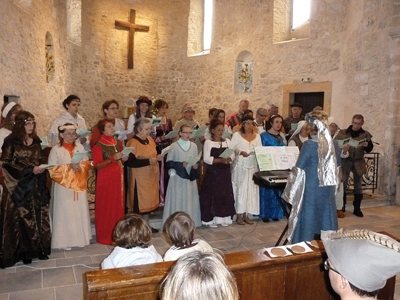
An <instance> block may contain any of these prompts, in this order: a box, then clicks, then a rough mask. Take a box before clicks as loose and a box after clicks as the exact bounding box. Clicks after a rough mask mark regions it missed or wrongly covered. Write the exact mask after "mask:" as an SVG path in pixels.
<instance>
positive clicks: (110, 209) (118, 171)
mask: <svg viewBox="0 0 400 300" xmlns="http://www.w3.org/2000/svg"><path fill="white" fill-rule="evenodd" d="M121 151H122V142H121V141H119V140H115V139H114V138H112V137H110V136H107V135H104V134H103V135H102V136H101V138H100V140H99V141H98V142H97V144H96V145H95V146H94V147H93V163H94V165H95V166H97V164H98V163H101V162H103V161H105V160H108V159H109V158H110V157H111V156H113V155H114V154H115V153H117V152H121ZM124 214H125V189H124V168H123V165H122V163H121V161H116V162H113V163H111V164H110V165H108V166H106V167H105V168H103V169H100V170H98V171H97V180H96V210H95V226H96V240H97V242H98V243H100V244H105V245H109V244H111V243H112V232H113V229H114V227H115V225H116V224H117V222H118V221H119V220H120V219H121V218H122V217H123V216H124Z"/></svg>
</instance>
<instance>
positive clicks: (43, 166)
mask: <svg viewBox="0 0 400 300" xmlns="http://www.w3.org/2000/svg"><path fill="white" fill-rule="evenodd" d="M57 166H58V165H46V164H42V165H40V166H39V168H42V169H51V168H54V167H57Z"/></svg>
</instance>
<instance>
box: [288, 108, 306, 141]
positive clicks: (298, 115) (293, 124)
mask: <svg viewBox="0 0 400 300" xmlns="http://www.w3.org/2000/svg"><path fill="white" fill-rule="evenodd" d="M290 107H291V110H292V114H291V115H290V117H287V118H286V119H285V120H284V121H283V126H284V127H285V132H287V133H288V134H289V136H288V138H289V137H290V136H291V135H292V134H293V132H294V131H295V130H296V129H297V123H299V122H300V121H301V120H304V115H302V111H303V106H302V105H301V104H300V103H293V104H291V105H290Z"/></svg>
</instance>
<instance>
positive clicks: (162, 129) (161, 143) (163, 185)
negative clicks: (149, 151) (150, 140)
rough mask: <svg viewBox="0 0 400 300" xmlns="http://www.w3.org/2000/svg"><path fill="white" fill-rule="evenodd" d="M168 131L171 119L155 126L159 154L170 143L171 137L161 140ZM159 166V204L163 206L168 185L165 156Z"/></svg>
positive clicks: (170, 129)
mask: <svg viewBox="0 0 400 300" xmlns="http://www.w3.org/2000/svg"><path fill="white" fill-rule="evenodd" d="M170 131H172V121H171V119H167V122H166V124H160V126H157V127H156V138H155V140H154V141H155V142H156V147H157V154H161V151H162V150H163V149H164V148H166V147H168V146H169V145H171V143H172V140H171V139H164V140H162V139H161V137H162V136H165V135H167V134H168V133H169V132H170ZM158 165H159V167H160V182H159V185H160V205H161V206H163V205H164V203H165V193H166V191H167V186H168V180H169V176H168V172H167V168H166V157H165V156H164V157H163V159H162V160H161V161H160V162H159V163H158Z"/></svg>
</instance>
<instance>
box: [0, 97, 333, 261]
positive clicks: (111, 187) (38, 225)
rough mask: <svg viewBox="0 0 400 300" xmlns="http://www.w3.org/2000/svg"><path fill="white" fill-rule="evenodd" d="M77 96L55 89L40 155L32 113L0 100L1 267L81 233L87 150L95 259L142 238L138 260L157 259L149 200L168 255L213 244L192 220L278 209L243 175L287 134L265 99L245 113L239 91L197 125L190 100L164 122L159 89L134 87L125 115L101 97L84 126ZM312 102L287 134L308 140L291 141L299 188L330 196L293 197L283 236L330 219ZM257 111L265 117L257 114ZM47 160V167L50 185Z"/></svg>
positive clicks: (85, 236) (270, 195)
mask: <svg viewBox="0 0 400 300" xmlns="http://www.w3.org/2000/svg"><path fill="white" fill-rule="evenodd" d="M80 104H81V100H80V98H79V97H78V96H76V95H70V96H68V97H67V98H66V99H65V100H64V101H63V106H64V108H65V110H64V111H63V112H61V113H60V114H59V116H58V117H57V118H56V119H55V120H54V122H53V124H52V126H51V128H50V130H49V132H48V137H47V140H48V141H49V142H51V145H52V148H51V150H50V154H49V156H48V161H46V159H45V157H44V155H43V152H42V147H43V141H41V140H40V139H39V137H38V136H37V134H36V121H35V118H34V116H33V115H32V114H31V113H29V112H27V111H24V110H22V107H21V106H20V105H19V104H16V103H13V102H12V103H8V104H5V105H4V107H3V109H2V117H3V125H2V128H1V129H0V144H1V145H2V155H1V160H0V161H1V170H2V175H3V177H4V183H3V193H2V201H1V207H0V211H1V215H0V230H1V233H2V236H3V239H2V241H0V267H2V268H5V267H9V266H12V265H14V264H15V263H16V262H18V261H20V260H22V261H23V262H24V263H26V264H29V263H31V261H32V259H33V258H39V259H48V255H49V254H50V249H51V248H54V249H66V250H69V249H71V247H83V246H85V245H88V244H89V243H90V239H91V230H90V217H89V210H88V201H87V196H86V189H87V188H86V180H87V176H88V171H89V169H90V168H91V164H90V162H89V155H88V153H89V151H90V150H91V152H92V157H93V165H94V167H95V169H96V177H97V179H96V200H95V228H96V240H97V242H99V243H101V244H112V243H114V244H115V245H116V246H117V247H116V248H115V249H114V251H113V253H112V254H111V255H110V257H109V258H107V259H106V260H105V261H104V262H103V267H115V266H122V265H130V264H136V263H137V262H132V261H131V260H129V259H128V258H127V257H128V255H127V254H126V252H127V251H128V252H129V251H131V250H132V249H133V248H134V249H139V250H140V251H141V252H143V249H146V251H145V252H146V254H143V255H142V256H141V260H140V261H141V263H142V261H143V260H144V261H147V260H148V261H159V260H161V257H160V256H159V254H158V253H157V252H156V251H155V249H154V247H150V246H149V242H150V238H151V233H152V232H153V233H154V232H157V231H158V230H157V229H155V228H151V227H150V225H149V214H150V213H151V212H153V211H155V210H157V209H158V208H159V207H163V218H162V224H163V228H164V230H165V231H166V232H167V234H168V236H169V237H170V238H171V241H172V243H173V244H174V246H173V247H172V248H171V249H170V250H168V252H167V253H166V257H165V259H167V260H171V259H176V258H177V257H178V256H179V255H178V254H177V252H176V251H178V250H181V249H186V248H188V247H189V246H190V245H192V246H193V249H202V250H204V251H208V250H212V249H211V247H210V246H209V245H208V244H207V243H206V242H204V241H199V240H194V239H193V232H194V228H195V227H198V226H201V225H205V226H209V227H211V228H216V227H218V226H229V225H230V224H232V221H233V220H235V221H236V222H237V223H238V224H240V225H245V224H253V220H254V218H255V217H259V218H261V219H262V220H263V221H264V222H269V221H270V220H274V221H278V220H279V219H281V218H283V210H282V207H281V205H280V204H279V201H278V200H279V199H278V198H277V194H276V193H275V192H273V191H272V190H270V189H268V188H259V186H258V185H256V184H255V183H254V181H253V175H254V173H255V172H257V171H258V165H257V160H256V156H255V148H256V147H257V146H282V147H284V146H286V145H287V136H285V135H284V134H283V132H285V130H284V123H285V122H284V121H285V120H284V119H283V118H282V116H280V115H279V114H277V113H276V112H275V113H274V111H273V110H272V109H271V110H270V111H269V113H268V114H262V112H263V111H266V110H258V111H257V115H256V118H254V117H253V112H252V111H251V110H249V102H248V101H247V100H242V101H241V102H240V105H239V111H238V112H237V113H234V114H232V115H230V116H228V117H226V116H225V112H224V110H222V109H215V108H213V109H211V110H210V114H209V117H210V119H209V122H208V123H207V124H206V126H207V127H205V126H201V125H200V124H199V122H197V121H196V120H195V119H194V116H195V108H194V106H193V105H192V104H190V103H186V104H185V105H184V106H183V107H182V111H181V113H182V117H181V119H180V120H178V121H177V122H176V123H175V125H174V126H173V123H172V121H171V119H170V118H168V116H167V111H168V103H167V102H166V101H164V100H162V99H158V100H156V101H154V103H153V101H151V100H150V99H149V98H148V97H145V96H141V97H139V99H138V100H137V101H136V112H135V113H134V114H132V115H130V116H129V120H128V122H127V125H126V126H125V123H124V121H123V120H121V119H119V118H117V117H118V109H119V104H118V102H117V101H115V100H110V101H106V102H105V103H104V104H103V106H102V113H103V114H104V118H102V119H101V120H99V122H98V123H97V124H96V125H95V126H94V127H93V128H92V131H91V134H90V135H88V130H87V127H86V124H85V120H84V119H83V118H82V116H81V115H80V114H79V108H80ZM317 111H318V113H319V114H318V113H314V114H312V115H311V116H310V118H309V120H307V123H306V122H302V123H300V124H299V126H298V127H297V129H296V130H293V131H291V134H292V135H291V139H289V144H290V143H291V140H294V141H295V145H297V146H299V148H301V147H302V146H303V149H304V148H306V149H308V150H306V151H304V153H303V151H301V153H300V157H299V161H298V165H297V167H298V168H300V169H303V170H305V172H306V173H307V177H305V178H306V181H305V182H303V183H302V184H303V185H304V186H305V191H304V193H305V194H307V193H310V195H309V197H310V198H311V199H312V198H315V197H317V198H320V197H328V198H329V199H332V201H330V200H329V201H325V202H324V203H322V204H321V203H320V204H318V205H316V204H315V203H314V202H315V201H314V200H312V202H310V200H307V199H306V200H304V203H303V207H304V209H305V211H306V213H304V214H300V215H299V218H298V223H297V226H294V227H293V230H294V231H293V233H292V234H293V240H292V242H296V241H301V240H305V239H312V238H313V237H314V234H315V233H319V231H320V230H321V229H324V230H334V229H337V219H336V205H335V200H334V197H335V189H334V187H333V186H332V184H330V183H327V184H325V183H326V182H325V183H323V184H322V185H321V178H319V175H318V174H319V172H318V164H319V163H320V162H321V159H326V157H325V158H321V156H320V154H319V149H320V148H321V142H320V141H321V139H320V138H318V137H320V135H321V134H322V133H324V132H326V131H324V130H323V128H322V127H320V123H319V120H323V118H325V121H326V119H327V116H325V115H324V114H322V115H321V110H320V109H319V110H317ZM260 116H261V123H262V124H264V126H257V125H258V124H259V123H260V121H259V118H260ZM321 116H322V117H321ZM300 120H301V119H300V118H299V120H297V122H299V121H300ZM315 120H317V121H315ZM324 126H325V125H324ZM292 129H293V127H292ZM89 136H90V138H89ZM308 140H310V141H313V143H308V142H307V141H308ZM328 140H329V139H328ZM329 141H330V140H329ZM298 143H300V144H298ZM303 144H304V145H303ZM337 160H338V161H339V160H340V155H339V156H338V155H337ZM335 161H336V157H335ZM310 162H311V163H310ZM335 163H336V162H335ZM46 169H48V170H49V174H50V177H51V179H52V189H51V193H49V191H48V190H47V187H46V173H47V172H44V171H45V170H46ZM316 195H317V196H316ZM327 203H328V204H327ZM315 214H316V215H317V216H318V217H317V218H316V217H315ZM310 216H311V217H310ZM310 218H311V219H312V221H310V220H309V219H310ZM315 219H318V220H317V221H318V222H319V223H318V224H315ZM299 224H302V226H299ZM182 228H185V230H183V229H182ZM188 228H189V229H188ZM183 231H186V232H185V234H183V233H182V232H183ZM185 235H186V237H185V238H183V236H185ZM192 246H191V247H192ZM139 250H138V251H139ZM178 252H179V253H183V252H184V251H182V252H180V251H178Z"/></svg>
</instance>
